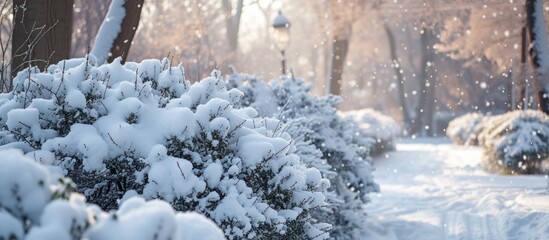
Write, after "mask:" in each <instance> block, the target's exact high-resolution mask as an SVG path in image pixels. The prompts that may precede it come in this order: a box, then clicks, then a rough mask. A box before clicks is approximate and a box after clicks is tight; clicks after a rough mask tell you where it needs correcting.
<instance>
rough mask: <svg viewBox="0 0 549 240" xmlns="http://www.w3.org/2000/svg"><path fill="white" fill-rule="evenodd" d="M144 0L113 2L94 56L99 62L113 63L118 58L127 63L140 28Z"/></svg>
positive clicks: (98, 37)
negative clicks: (134, 38)
mask: <svg viewBox="0 0 549 240" xmlns="http://www.w3.org/2000/svg"><path fill="white" fill-rule="evenodd" d="M143 2H144V0H113V1H112V2H111V6H110V7H109V12H108V13H107V16H106V17H105V20H104V21H103V23H102V24H101V27H100V28H99V32H98V33H97V37H96V39H95V43H94V47H93V49H92V51H91V52H92V54H93V55H95V56H96V57H97V58H98V59H99V61H105V60H106V61H107V62H112V61H113V60H114V59H115V58H117V57H122V62H124V61H126V58H127V56H128V53H129V52H130V47H131V45H132V43H133V37H134V36H135V33H136V31H137V27H138V26H139V19H140V17H141V9H143Z"/></svg>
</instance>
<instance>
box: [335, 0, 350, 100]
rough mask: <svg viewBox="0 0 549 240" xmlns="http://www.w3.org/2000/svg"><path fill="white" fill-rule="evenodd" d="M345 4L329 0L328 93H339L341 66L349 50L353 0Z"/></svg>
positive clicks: (341, 74)
mask: <svg viewBox="0 0 549 240" xmlns="http://www.w3.org/2000/svg"><path fill="white" fill-rule="evenodd" d="M348 4H349V3H347V2H345V4H344V3H343V2H341V1H338V0H330V10H331V11H330V13H331V15H332V34H333V40H332V61H331V68H330V69H331V70H330V93H331V94H334V95H341V85H342V79H343V78H342V77H343V67H344V66H345V59H346V57H347V52H348V51H349V42H350V41H351V33H352V28H353V22H354V20H355V17H354V16H352V12H350V10H351V11H353V5H354V1H352V2H350V4H351V6H349V5H348Z"/></svg>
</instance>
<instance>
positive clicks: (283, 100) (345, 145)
mask: <svg viewBox="0 0 549 240" xmlns="http://www.w3.org/2000/svg"><path fill="white" fill-rule="evenodd" d="M228 82H229V83H228V86H229V87H231V88H236V89H239V90H240V91H242V92H244V97H243V99H242V101H241V102H240V104H241V105H243V106H251V107H254V108H255V109H257V111H258V113H259V115H260V116H267V117H276V118H277V119H279V120H280V121H282V122H284V123H285V125H281V126H280V127H284V128H285V131H287V132H288V133H289V134H290V135H291V136H292V137H293V139H295V140H296V145H295V146H296V153H298V154H299V155H300V157H301V160H302V162H303V163H305V164H306V165H307V166H308V167H314V168H316V169H318V170H319V173H318V174H316V173H315V175H316V177H315V178H319V177H320V176H322V177H324V178H328V179H329V180H330V182H331V185H330V188H329V191H330V192H328V193H327V197H328V199H327V200H328V203H329V204H330V205H329V207H328V208H326V209H323V210H322V211H320V212H317V213H315V214H314V216H315V217H316V218H318V219H319V220H321V221H324V222H327V223H330V224H332V225H333V229H332V232H331V235H332V237H334V238H336V239H356V238H360V237H361V236H363V232H362V231H364V225H365V224H364V220H365V217H366V213H365V211H364V210H363V206H364V204H365V203H367V202H369V197H368V194H369V193H370V192H374V191H377V190H378V186H377V184H376V183H375V182H374V181H373V178H372V171H373V167H372V163H371V150H372V145H373V143H374V142H375V139H374V138H372V137H367V136H363V135H361V134H359V133H360V131H361V130H360V129H359V128H358V126H357V124H356V123H355V122H354V121H353V120H352V119H344V118H343V117H341V116H339V115H338V113H337V108H336V106H337V105H338V104H339V103H340V102H341V99H340V98H339V97H336V96H331V95H329V96H324V97H315V96H313V95H312V94H311V93H310V90H311V85H310V84H307V83H305V81H304V80H303V79H300V78H295V77H293V76H291V77H288V76H282V77H281V79H280V80H273V81H271V82H269V83H266V82H263V81H262V80H261V79H259V78H257V77H254V76H250V75H246V74H238V73H236V71H234V72H233V74H232V75H231V76H230V77H229V79H228ZM277 128H278V127H277Z"/></svg>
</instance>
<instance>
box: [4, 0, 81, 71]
mask: <svg viewBox="0 0 549 240" xmlns="http://www.w3.org/2000/svg"><path fill="white" fill-rule="evenodd" d="M73 4H74V0H57V1H55V0H32V1H29V0H13V15H14V18H15V19H14V24H15V26H14V29H13V39H12V46H13V47H12V49H13V50H12V63H11V68H12V71H11V73H12V76H15V75H16V74H17V72H19V71H20V70H21V69H23V68H26V67H27V66H30V65H33V66H38V67H39V68H41V69H44V68H45V67H46V66H47V65H48V64H49V63H57V62H59V61H61V60H63V59H67V58H69V56H70V45H71V33H72V11H73ZM23 5H24V6H23ZM23 8H24V10H23Z"/></svg>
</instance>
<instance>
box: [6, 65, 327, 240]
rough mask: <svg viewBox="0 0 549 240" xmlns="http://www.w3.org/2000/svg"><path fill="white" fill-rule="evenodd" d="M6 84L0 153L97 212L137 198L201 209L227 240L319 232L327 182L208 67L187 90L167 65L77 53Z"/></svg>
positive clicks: (274, 123)
mask: <svg viewBox="0 0 549 240" xmlns="http://www.w3.org/2000/svg"><path fill="white" fill-rule="evenodd" d="M14 83H15V84H14V85H15V88H14V90H13V91H12V92H10V93H9V95H8V97H7V99H8V100H7V101H5V102H4V103H3V104H2V105H1V106H0V123H2V124H5V125H6V127H4V128H3V129H1V131H0V137H1V138H0V140H2V144H4V145H3V146H1V147H0V149H1V148H8V147H9V148H19V149H21V150H22V151H24V152H25V154H27V155H28V156H37V159H38V161H40V162H41V163H43V164H45V165H46V166H47V167H48V168H49V169H51V170H55V172H56V173H60V174H64V175H65V176H67V177H70V178H72V180H73V181H74V182H75V183H76V191H78V192H80V193H82V194H84V195H85V197H86V199H87V201H88V202H90V203H93V204H97V205H98V206H99V207H101V208H102V209H104V210H111V209H116V208H117V207H118V204H119V202H120V200H121V199H126V198H128V197H130V196H135V195H140V196H142V197H144V198H145V199H163V200H165V201H167V202H169V203H170V204H171V205H172V206H173V208H174V209H176V210H181V211H197V212H200V213H203V214H204V215H206V216H207V217H209V218H211V219H212V220H213V221H215V223H216V224H218V225H219V226H220V227H221V229H222V230H223V233H224V234H225V236H226V237H227V238H230V239H237V238H244V237H249V238H254V237H257V238H279V237H289V238H315V237H316V238H317V239H323V238H327V237H328V233H327V230H329V224H326V223H323V222H321V221H318V220H317V219H315V218H312V214H314V212H318V211H320V210H319V209H322V208H323V206H325V205H326V202H325V200H326V197H325V195H324V193H325V191H326V189H327V187H328V186H329V185H330V184H329V182H328V180H327V179H324V178H322V176H321V177H320V179H318V176H316V175H314V170H312V169H310V166H306V165H304V164H302V162H301V159H300V157H299V156H298V155H297V154H296V153H297V152H298V151H297V150H296V145H294V140H293V139H292V137H291V136H290V134H288V133H287V132H285V131H284V129H283V128H282V126H283V123H282V122H281V121H280V120H278V119H273V118H266V117H263V116H262V117H259V118H256V115H257V111H256V110H254V109H253V108H248V107H239V106H238V105H239V102H240V101H241V98H242V97H243V93H242V92H241V91H239V90H237V89H231V90H227V88H226V86H225V85H226V83H225V81H224V80H223V79H222V78H221V73H220V72H219V71H217V70H214V71H213V72H212V74H211V76H210V77H208V78H206V79H203V80H202V81H200V82H197V83H195V84H193V85H191V84H190V83H189V82H188V81H187V80H186V79H185V76H184V70H183V68H182V67H181V66H171V63H170V62H169V61H168V60H167V59H163V60H145V61H143V62H142V63H131V62H128V63H126V64H124V65H122V64H121V63H120V59H116V60H115V61H113V63H111V64H104V65H97V64H95V61H94V59H93V57H86V58H82V59H72V60H69V61H66V62H60V63H59V64H57V65H52V66H50V67H49V68H48V70H47V71H46V72H39V71H38V70H37V69H29V70H28V71H23V72H20V73H19V74H18V75H17V77H15V79H14ZM128 236H129V235H128Z"/></svg>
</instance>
